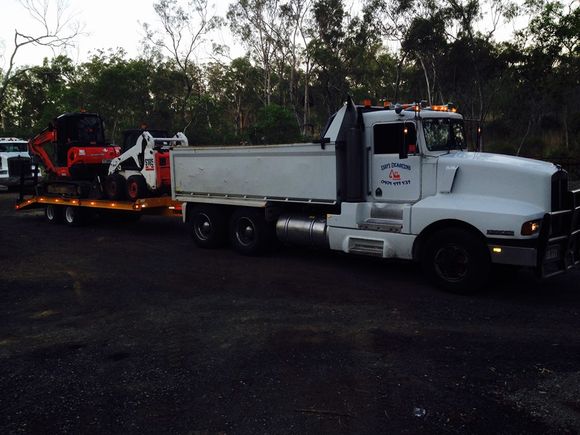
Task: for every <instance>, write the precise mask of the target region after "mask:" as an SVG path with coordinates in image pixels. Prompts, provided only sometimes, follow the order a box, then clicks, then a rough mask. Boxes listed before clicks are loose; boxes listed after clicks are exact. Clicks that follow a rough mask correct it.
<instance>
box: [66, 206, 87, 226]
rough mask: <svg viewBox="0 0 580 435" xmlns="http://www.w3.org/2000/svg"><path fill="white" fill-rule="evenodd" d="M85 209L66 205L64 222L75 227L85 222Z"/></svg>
mask: <svg viewBox="0 0 580 435" xmlns="http://www.w3.org/2000/svg"><path fill="white" fill-rule="evenodd" d="M85 218H86V215H85V211H84V210H82V209H81V208H79V207H71V206H66V207H65V208H64V223H65V224H66V225H68V226H70V227H76V226H79V225H82V224H84V223H85Z"/></svg>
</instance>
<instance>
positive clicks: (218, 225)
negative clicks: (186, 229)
mask: <svg viewBox="0 0 580 435" xmlns="http://www.w3.org/2000/svg"><path fill="white" fill-rule="evenodd" d="M187 220H188V222H189V225H190V231H191V237H192V238H193V241H194V242H195V244H196V245H197V246H199V247H200V248H217V247H220V246H223V245H225V242H226V240H227V228H228V227H227V218H226V216H225V215H224V214H223V213H222V210H220V209H219V208H217V207H214V206H211V205H200V206H197V207H195V208H194V209H193V210H192V211H191V212H189V210H188V215H187Z"/></svg>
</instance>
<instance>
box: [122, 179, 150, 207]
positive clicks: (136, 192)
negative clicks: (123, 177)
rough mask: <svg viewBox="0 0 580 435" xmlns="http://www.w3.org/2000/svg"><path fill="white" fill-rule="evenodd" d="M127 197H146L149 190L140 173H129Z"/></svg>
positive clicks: (134, 199)
mask: <svg viewBox="0 0 580 435" xmlns="http://www.w3.org/2000/svg"><path fill="white" fill-rule="evenodd" d="M126 187H127V198H129V199H130V200H131V201H136V200H138V199H139V198H147V196H149V195H148V193H149V190H148V189H147V183H146V182H145V178H143V176H142V175H131V176H130V177H129V179H128V180H127V186H126Z"/></svg>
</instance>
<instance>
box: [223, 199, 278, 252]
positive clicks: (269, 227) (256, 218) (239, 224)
mask: <svg viewBox="0 0 580 435" xmlns="http://www.w3.org/2000/svg"><path fill="white" fill-rule="evenodd" d="M274 240H275V228H274V225H273V224H271V223H269V222H267V221H266V217H265V215H264V210H262V209H250V208H240V209H238V210H236V211H235V212H234V214H233V215H232V217H231V219H230V241H231V243H232V246H233V248H234V249H235V250H236V251H237V252H239V253H240V254H243V255H260V254H263V253H264V252H266V251H268V250H270V249H271V248H272V246H273V244H274V243H273V242H274Z"/></svg>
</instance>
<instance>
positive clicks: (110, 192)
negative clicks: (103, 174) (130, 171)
mask: <svg viewBox="0 0 580 435" xmlns="http://www.w3.org/2000/svg"><path fill="white" fill-rule="evenodd" d="M105 195H106V196H107V198H109V199H115V200H119V199H123V198H124V196H125V178H124V177H123V176H122V175H121V174H111V175H107V178H105Z"/></svg>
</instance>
